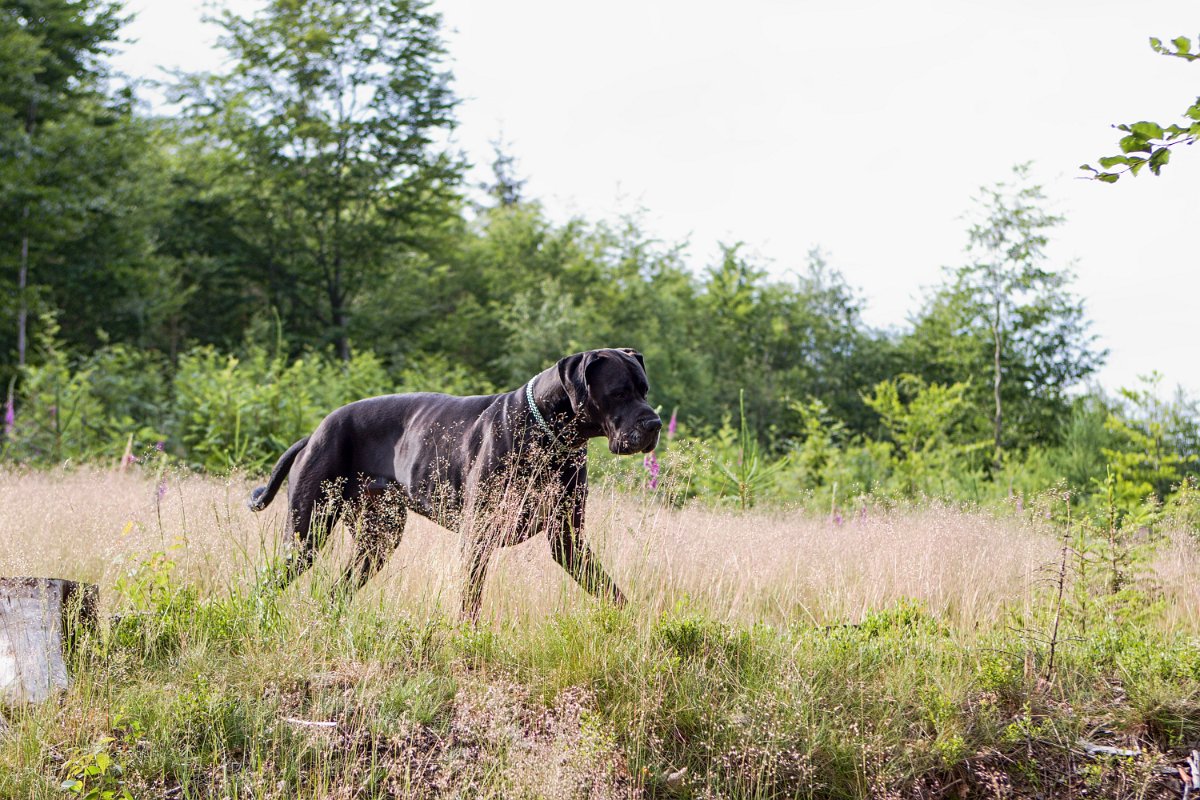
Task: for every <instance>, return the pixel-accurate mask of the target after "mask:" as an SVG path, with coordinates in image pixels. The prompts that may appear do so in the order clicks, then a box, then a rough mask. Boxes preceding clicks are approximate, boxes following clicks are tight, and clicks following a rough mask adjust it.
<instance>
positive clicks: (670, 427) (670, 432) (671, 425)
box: [667, 409, 679, 441]
mask: <svg viewBox="0 0 1200 800" xmlns="http://www.w3.org/2000/svg"><path fill="white" fill-rule="evenodd" d="M678 429H679V420H677V419H675V409H671V421H670V422H668V423H667V441H670V440H672V439H674V438H675V431H677V430H678Z"/></svg>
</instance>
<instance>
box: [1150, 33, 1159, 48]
mask: <svg viewBox="0 0 1200 800" xmlns="http://www.w3.org/2000/svg"><path fill="white" fill-rule="evenodd" d="M1150 46H1151V47H1153V48H1154V49H1155V50H1159V51H1161V50H1162V39H1159V38H1158V37H1157V36H1151V37H1150Z"/></svg>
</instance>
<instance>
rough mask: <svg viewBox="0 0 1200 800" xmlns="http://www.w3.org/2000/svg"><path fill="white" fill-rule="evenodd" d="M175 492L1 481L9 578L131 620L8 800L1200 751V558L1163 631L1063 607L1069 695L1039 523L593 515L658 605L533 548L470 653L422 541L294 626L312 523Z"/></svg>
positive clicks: (416, 529) (328, 577)
mask: <svg viewBox="0 0 1200 800" xmlns="http://www.w3.org/2000/svg"><path fill="white" fill-rule="evenodd" d="M163 487H164V485H163V484H162V483H160V482H159V476H158V475H142V474H139V473H137V472H136V471H133V470H131V471H127V472H121V471H92V470H78V471H68V472H57V473H46V472H8V473H5V474H3V475H2V476H0V574H14V575H15V574H25V575H40V576H54V577H65V578H76V579H81V580H88V581H92V582H96V583H99V584H100V585H101V587H102V604H103V605H104V606H105V607H104V609H103V614H104V616H105V617H106V618H109V617H113V616H114V615H117V621H115V622H114V623H113V624H112V626H111V628H110V630H109V633H108V635H107V637H106V639H105V641H104V643H103V644H102V645H101V646H100V647H98V648H97V649H96V651H95V652H94V653H93V654H92V655H90V656H89V657H88V658H87V659H85V660H84V662H83V663H81V664H80V665H79V668H78V670H77V675H78V680H77V682H76V685H75V686H74V688H73V689H72V690H71V691H70V692H69V693H68V694H67V695H66V696H65V697H64V698H63V699H62V701H61V702H60V703H58V704H51V705H50V706H48V707H43V708H41V709H34V710H21V709H9V710H8V711H7V712H5V714H6V716H7V717H8V718H9V725H10V729H9V731H8V732H7V733H6V734H3V735H0V796H4V797H25V796H32V797H51V796H61V793H60V791H59V788H58V787H59V785H60V783H61V782H62V781H63V780H64V779H67V778H69V777H70V775H72V774H74V773H73V772H72V770H73V769H75V766H78V765H79V764H84V765H91V766H95V764H96V757H97V756H96V754H97V753H103V754H105V758H107V759H111V761H112V762H113V763H114V764H117V765H119V766H120V768H121V769H120V772H111V770H110V771H109V772H106V773H104V774H101V775H99V776H98V777H97V776H96V775H92V776H91V778H89V780H90V781H91V783H90V784H87V785H89V786H94V787H98V788H97V791H101V790H107V791H114V792H116V791H120V790H121V789H126V790H128V791H130V792H131V793H132V796H135V797H141V796H146V797H150V796H170V797H234V796H253V797H281V798H282V797H313V798H316V797H477V796H478V797H554V798H558V797H596V798H599V797H634V796H662V797H674V796H680V797H688V796H690V797H861V796H867V795H876V796H889V795H890V794H892V793H903V794H904V795H906V796H911V795H912V794H914V793H915V794H917V795H918V796H937V795H940V794H954V795H955V796H957V793H958V792H960V791H974V792H976V793H978V794H980V795H981V796H988V795H992V796H1014V795H1021V794H1026V793H1028V794H1033V793H1040V794H1043V795H1044V796H1075V795H1077V794H1078V793H1079V792H1081V791H1083V790H1085V789H1086V790H1088V791H1089V792H1090V793H1091V794H1093V795H1097V794H1099V795H1110V796H1131V797H1132V796H1145V795H1146V793H1150V792H1154V791H1159V790H1162V789H1163V787H1164V786H1165V784H1164V783H1163V781H1164V780H1165V778H1163V777H1162V776H1161V775H1160V774H1159V773H1158V772H1156V771H1155V770H1156V769H1157V768H1159V767H1161V766H1164V765H1165V764H1167V762H1168V761H1169V760H1170V758H1171V755H1170V754H1171V753H1172V752H1173V749H1174V748H1185V749H1186V748H1187V747H1189V746H1194V745H1195V744H1196V743H1200V739H1198V737H1200V713H1198V712H1197V710H1198V709H1200V648H1198V647H1197V644H1196V637H1197V635H1198V634H1200V627H1198V623H1197V614H1196V611H1197V609H1198V608H1200V589H1198V588H1197V582H1196V581H1195V580H1194V579H1192V576H1193V575H1195V574H1196V568H1197V567H1198V566H1200V564H1198V563H1197V561H1198V560H1200V557H1198V556H1197V552H1196V547H1195V546H1194V543H1193V542H1194V540H1192V539H1190V538H1189V536H1188V535H1187V534H1184V533H1177V534H1169V535H1167V536H1165V538H1164V539H1163V540H1162V541H1161V542H1160V544H1159V546H1158V547H1157V550H1156V554H1155V555H1154V557H1153V560H1152V566H1153V572H1152V574H1149V575H1147V576H1144V578H1143V579H1142V581H1141V583H1139V584H1138V586H1139V592H1140V594H1139V595H1137V597H1136V598H1135V599H1134V600H1132V601H1129V602H1131V603H1134V604H1135V605H1137V610H1136V613H1135V612H1134V611H1131V610H1130V608H1131V607H1130V606H1129V605H1128V604H1126V600H1128V598H1125V599H1123V600H1122V603H1123V605H1117V604H1116V603H1110V604H1107V605H1106V604H1100V603H1096V604H1085V603H1080V604H1078V606H1077V607H1076V606H1072V607H1070V608H1067V609H1065V612H1066V613H1064V614H1063V618H1064V619H1065V620H1067V624H1065V625H1064V630H1063V634H1062V641H1061V642H1057V643H1056V644H1057V645H1058V648H1059V655H1058V656H1057V657H1056V662H1055V664H1056V667H1055V669H1053V670H1052V671H1050V673H1049V674H1047V670H1046V656H1047V651H1048V646H1047V641H1046V640H1047V637H1048V636H1049V635H1050V634H1049V631H1050V630H1051V625H1050V624H1049V620H1050V618H1051V616H1052V614H1053V613H1054V611H1055V608H1054V607H1053V604H1054V600H1053V598H1054V597H1056V593H1055V592H1054V591H1053V589H1054V587H1053V586H1052V585H1051V582H1052V580H1053V578H1054V574H1055V573H1054V572H1053V570H1050V569H1048V568H1047V567H1048V565H1051V564H1053V563H1054V562H1055V560H1056V558H1058V556H1059V554H1060V552H1061V545H1062V537H1061V531H1057V530H1055V529H1052V528H1050V527H1049V523H1047V522H1046V521H1045V520H1043V519H1042V518H1041V517H1040V516H1039V515H1028V516H1010V517H998V516H996V515H994V514H985V513H980V512H972V511H969V510H962V509H954V508H950V507H946V506H942V505H937V504H928V505H924V506H914V507H907V508H902V509H888V508H884V507H874V506H869V505H868V506H864V507H862V508H861V509H858V510H855V511H853V512H851V513H845V514H844V518H843V519H842V520H841V521H840V522H838V521H834V520H830V519H829V518H827V517H824V516H820V517H817V516H813V515H811V514H808V513H805V512H801V511H795V512H792V511H785V510H775V511H750V512H733V511H725V510H713V509H710V508H704V507H699V506H697V507H684V508H682V509H677V508H672V507H670V506H669V505H666V504H664V503H662V502H660V501H659V500H658V499H657V495H655V494H654V493H651V492H646V493H643V494H642V495H638V494H627V493H620V492H616V491H612V490H609V489H607V488H605V487H604V486H602V485H601V486H595V487H593V491H592V494H591V499H590V501H589V507H588V511H589V522H588V530H587V537H588V539H589V540H590V541H592V542H593V543H594V545H595V546H596V549H597V551H598V552H599V554H600V557H601V559H602V561H603V563H604V564H605V565H606V566H607V567H608V568H609V569H610V571H611V572H612V574H613V575H614V577H615V578H616V580H617V582H618V583H619V584H620V585H621V587H622V588H623V589H624V590H625V591H626V594H627V595H628V596H629V597H630V600H631V602H630V605H629V607H628V608H626V609H624V610H617V609H614V608H612V607H609V606H607V605H604V604H600V603H597V602H595V601H594V600H592V599H591V598H589V597H588V596H586V595H585V594H584V593H583V592H581V591H580V590H579V589H578V587H576V586H575V585H574V583H573V582H572V581H570V579H569V578H567V577H566V575H565V573H563V571H562V570H561V569H560V568H559V567H558V566H556V565H555V564H554V563H553V562H552V560H551V558H550V555H549V552H548V546H547V544H546V542H545V541H544V540H539V539H535V540H532V541H529V542H526V543H525V544H522V545H519V546H516V547H512V548H506V549H503V550H501V551H499V552H498V554H497V556H496V557H495V560H494V565H493V568H492V570H491V571H490V573H489V576H488V580H487V584H486V587H485V590H484V606H483V620H482V622H481V623H480V624H479V625H478V626H470V625H462V624H460V623H459V622H458V620H457V616H456V612H457V609H458V604H459V590H460V586H461V582H462V575H461V570H460V568H459V552H458V539H457V536H456V535H455V534H453V533H451V532H448V531H445V530H442V529H440V528H438V527H437V526H434V525H432V524H431V523H428V522H426V521H424V520H421V519H419V518H415V517H410V521H409V524H408V528H407V529H406V531H405V536H404V540H403V542H402V544H401V546H400V548H399V550H398V551H397V553H396V554H395V556H394V557H393V558H392V559H391V560H390V562H389V563H388V565H387V566H386V567H385V569H384V570H383V572H382V573H381V574H380V575H378V576H377V577H376V578H375V579H374V580H373V581H372V582H371V583H370V584H368V586H367V587H366V589H365V590H364V591H363V592H361V593H360V594H359V595H358V596H356V597H355V598H354V599H353V600H351V601H349V602H346V601H343V600H337V599H331V598H330V596H329V592H328V589H329V587H330V585H331V582H332V579H333V577H334V576H335V575H337V574H338V573H339V572H340V570H341V567H342V566H343V564H344V563H345V561H346V560H347V559H348V558H349V557H350V551H351V548H350V543H349V542H348V541H347V540H346V534H345V533H344V531H340V530H339V531H338V532H336V535H335V536H334V537H333V541H331V543H330V545H329V546H328V547H327V548H326V552H324V553H323V554H322V556H321V559H320V560H319V561H318V564H317V566H316V568H315V569H314V570H313V571H312V572H311V573H310V574H309V575H307V576H306V577H305V578H304V579H302V580H301V581H300V582H299V584H298V585H297V586H295V587H293V588H291V589H289V590H287V591H286V592H285V593H283V594H282V595H276V594H273V593H271V592H269V591H267V590H266V589H265V588H264V586H263V584H262V582H261V580H260V568H261V567H262V566H263V565H264V564H265V563H266V562H267V560H268V559H269V558H270V557H271V556H272V555H274V554H275V552H276V550H277V549H278V548H279V546H280V541H281V531H280V522H281V519H282V512H283V510H284V503H283V502H279V501H277V503H276V504H275V505H273V506H272V507H271V508H270V509H269V510H268V511H267V512H264V513H262V514H257V515H256V514H251V513H250V512H249V511H247V510H246V509H245V508H244V506H243V505H242V502H243V499H244V497H245V496H246V494H247V492H248V490H249V488H250V483H249V482H248V481H246V480H244V479H242V478H240V477H237V476H235V477H232V478H227V479H216V478H205V477H198V476H194V475H187V474H180V475H174V474H168V475H167V476H166V480H165V490H164V488H163ZM156 553H157V554H164V555H157V556H156V555H154V554H156ZM118 587H119V588H118ZM1081 588H1082V589H1084V590H1086V587H1081ZM1077 594H1078V593H1076V594H1074V595H1073V594H1072V593H1071V592H1067V593H1064V595H1063V596H1064V597H1066V598H1068V600H1067V602H1071V600H1070V598H1072V597H1074V596H1077ZM1083 613H1086V614H1088V615H1090V616H1088V618H1087V619H1086V620H1083V621H1084V622H1086V629H1087V631H1088V634H1087V636H1083V635H1081V634H1080V630H1081V627H1080V625H1079V624H1078V623H1079V622H1080V616H1081V614H1083ZM312 723H321V724H312ZM1078 739H1088V740H1092V741H1095V740H1101V741H1103V742H1104V743H1107V744H1114V745H1120V746H1121V747H1128V748H1132V747H1133V746H1135V745H1136V746H1137V748H1138V749H1139V750H1140V751H1141V753H1142V755H1140V756H1138V757H1135V758H1109V759H1107V760H1105V759H1099V760H1097V759H1094V758H1091V757H1089V756H1087V755H1086V753H1084V752H1082V751H1081V750H1080V749H1079V748H1078V747H1077V746H1076V744H1075V743H1076V741H1077V740H1078ZM89 759H90V760H89ZM73 765H75V766H73ZM81 793H82V790H81ZM97 796H100V795H97Z"/></svg>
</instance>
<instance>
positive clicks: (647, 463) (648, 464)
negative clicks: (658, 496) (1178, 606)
mask: <svg viewBox="0 0 1200 800" xmlns="http://www.w3.org/2000/svg"><path fill="white" fill-rule="evenodd" d="M642 466H643V467H645V468H646V472H648V473H650V479H649V480H647V481H646V486H648V487H649V488H651V489H657V488H658V471H659V466H658V459H657V458H656V457H655V455H654V451H653V450H651V451H650V452H649V453H646V457H645V458H644V459H642Z"/></svg>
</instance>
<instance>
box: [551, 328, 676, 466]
mask: <svg viewBox="0 0 1200 800" xmlns="http://www.w3.org/2000/svg"><path fill="white" fill-rule="evenodd" d="M558 376H559V378H561V379H562V384H563V387H564V388H565V389H566V391H567V397H569V398H570V400H571V407H572V408H573V409H574V411H575V414H576V416H577V417H578V418H579V419H580V420H581V422H584V423H590V424H591V425H593V426H595V429H597V435H599V434H601V433H602V434H603V435H604V436H607V437H608V449H609V450H611V451H612V452H614V453H617V454H618V455H629V454H631V453H649V452H650V451H651V450H653V449H654V448H655V447H657V446H658V432H659V431H660V430H662V420H661V419H659V417H658V414H656V413H654V409H653V408H651V407H650V404H649V403H647V402H646V392H648V391H649V390H650V384H649V383H648V382H647V380H646V366H645V362H644V361H643V360H642V354H641V353H639V352H637V351H636V350H630V349H629V348H620V349H612V350H608V349H606V350H589V351H588V352H586V353H576V354H575V355H573V356H567V357H566V358H564V359H562V360H561V361H559V362H558Z"/></svg>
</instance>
